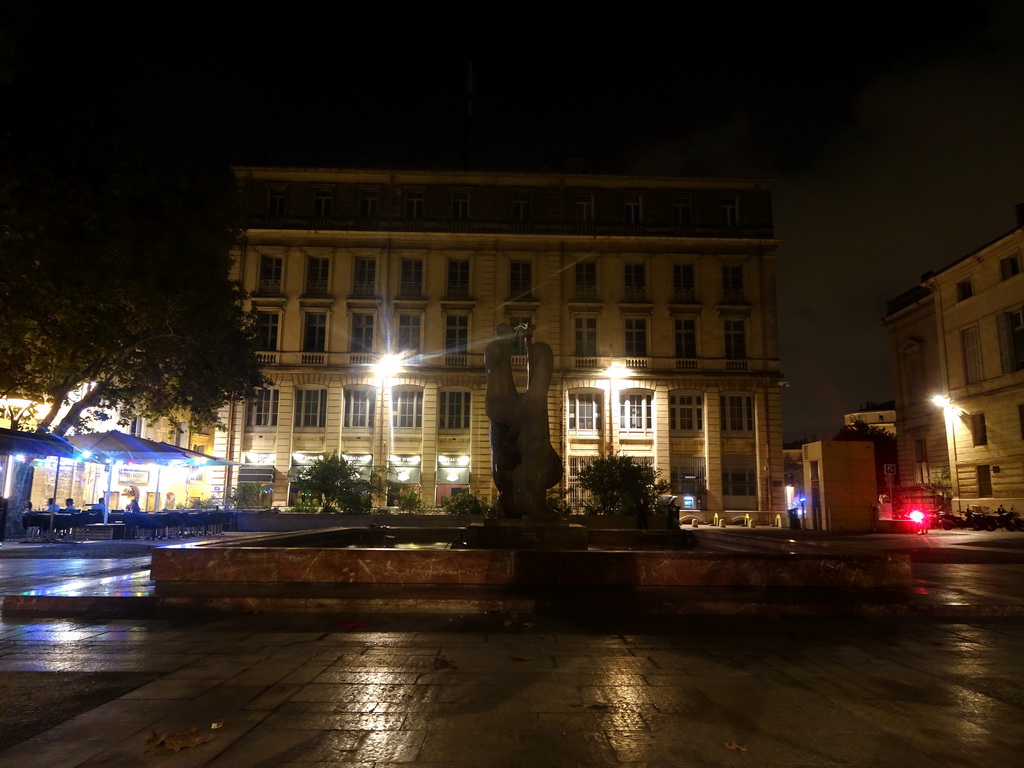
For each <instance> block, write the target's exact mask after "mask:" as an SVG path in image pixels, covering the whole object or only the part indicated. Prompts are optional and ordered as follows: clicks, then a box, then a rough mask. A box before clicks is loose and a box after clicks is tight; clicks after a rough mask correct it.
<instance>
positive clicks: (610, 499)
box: [577, 453, 669, 515]
mask: <svg viewBox="0 0 1024 768" xmlns="http://www.w3.org/2000/svg"><path fill="white" fill-rule="evenodd" d="M577 477H578V482H579V485H580V487H581V488H582V489H583V490H584V491H586V492H587V494H588V495H589V497H590V498H589V500H588V501H587V502H586V503H585V504H584V510H585V511H586V513H587V514H588V515H635V514H637V511H638V510H639V509H640V505H641V502H642V501H643V502H646V504H647V509H649V510H654V509H655V505H656V503H657V501H658V496H659V495H660V494H662V493H665V492H667V491H668V489H669V484H668V483H667V482H665V481H664V480H662V479H661V478H660V476H659V473H658V470H656V469H655V468H654V467H652V466H649V465H648V464H644V463H642V462H640V461H639V460H638V459H636V458H635V457H633V456H623V455H621V454H617V453H612V454H609V455H608V456H602V457H600V458H597V459H594V460H593V461H591V462H590V463H588V464H586V465H585V466H584V467H583V469H581V470H580V472H579V475H578V476H577Z"/></svg>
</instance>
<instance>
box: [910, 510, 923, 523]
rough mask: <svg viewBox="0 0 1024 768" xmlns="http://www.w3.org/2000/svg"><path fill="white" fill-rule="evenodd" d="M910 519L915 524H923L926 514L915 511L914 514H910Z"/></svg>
mask: <svg viewBox="0 0 1024 768" xmlns="http://www.w3.org/2000/svg"><path fill="white" fill-rule="evenodd" d="M910 519H911V520H913V521H914V522H915V523H923V522H924V512H922V511H921V510H919V509H915V510H914V511H913V512H911V513H910Z"/></svg>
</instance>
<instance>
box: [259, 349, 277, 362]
mask: <svg viewBox="0 0 1024 768" xmlns="http://www.w3.org/2000/svg"><path fill="white" fill-rule="evenodd" d="M256 362H258V363H259V364H260V365H277V352H257V353H256Z"/></svg>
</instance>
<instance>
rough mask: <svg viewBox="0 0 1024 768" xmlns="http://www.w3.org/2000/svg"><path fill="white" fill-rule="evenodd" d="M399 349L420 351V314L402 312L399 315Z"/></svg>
mask: <svg viewBox="0 0 1024 768" xmlns="http://www.w3.org/2000/svg"><path fill="white" fill-rule="evenodd" d="M398 351H399V352H419V351H420V316H419V315H411V314H401V315H399V316H398Z"/></svg>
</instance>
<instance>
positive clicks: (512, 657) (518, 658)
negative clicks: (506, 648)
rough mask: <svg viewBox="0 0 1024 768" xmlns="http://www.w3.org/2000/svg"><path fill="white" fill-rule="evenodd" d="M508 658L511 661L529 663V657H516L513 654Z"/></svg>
mask: <svg viewBox="0 0 1024 768" xmlns="http://www.w3.org/2000/svg"><path fill="white" fill-rule="evenodd" d="M509 658H510V659H512V661H529V660H530V658H531V657H530V656H517V655H515V654H513V655H511V656H509Z"/></svg>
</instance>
